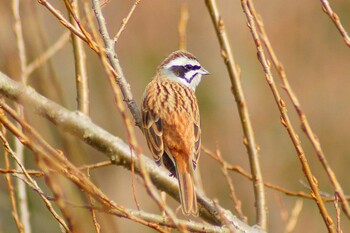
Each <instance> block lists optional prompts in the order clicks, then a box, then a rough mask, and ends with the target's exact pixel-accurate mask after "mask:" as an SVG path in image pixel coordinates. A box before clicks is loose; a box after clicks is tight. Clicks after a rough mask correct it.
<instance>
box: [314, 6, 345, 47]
mask: <svg viewBox="0 0 350 233" xmlns="http://www.w3.org/2000/svg"><path fill="white" fill-rule="evenodd" d="M321 3H322V6H323V11H324V12H325V13H326V14H327V15H328V16H329V18H331V19H332V21H333V23H334V25H335V26H336V27H337V29H338V31H339V32H340V34H341V36H342V37H343V39H344V42H345V44H346V45H347V46H348V47H350V37H349V35H348V33H347V32H346V30H345V28H344V27H343V25H342V23H341V22H340V19H339V16H338V15H337V13H335V12H334V11H333V10H332V8H331V5H330V4H329V2H328V0H321Z"/></svg>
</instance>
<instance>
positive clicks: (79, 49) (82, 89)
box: [69, 0, 90, 115]
mask: <svg viewBox="0 0 350 233" xmlns="http://www.w3.org/2000/svg"><path fill="white" fill-rule="evenodd" d="M78 3H79V1H78V0H73V1H72V3H71V6H72V9H73V12H72V13H74V15H75V17H77V18H79V16H80V12H79V8H78ZM75 17H73V16H72V14H69V21H70V22H71V24H72V25H73V26H74V27H78V24H77V23H76V21H75V20H74V18H75ZM71 36H72V42H73V43H72V46H73V52H74V61H75V83H76V89H77V102H78V110H79V111H81V112H82V113H84V114H85V115H89V113H90V101H89V83H88V74H87V65H86V53H85V50H84V46H83V45H84V44H83V41H82V40H81V39H80V38H79V37H78V36H76V35H75V34H74V33H72V34H71Z"/></svg>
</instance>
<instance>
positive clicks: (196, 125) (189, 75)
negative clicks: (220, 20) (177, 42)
mask: <svg viewBox="0 0 350 233" xmlns="http://www.w3.org/2000/svg"><path fill="white" fill-rule="evenodd" d="M187 62H188V63H189V64H190V65H188V64H187ZM186 64H187V67H186V68H185V66H186ZM205 74H208V72H207V71H206V70H205V69H203V68H201V67H200V65H199V63H198V61H197V59H196V58H195V57H194V56H193V55H192V54H190V53H188V52H186V51H176V52H174V53H173V54H171V55H170V56H169V57H168V58H167V59H165V60H164V61H163V63H162V64H161V65H160V66H159V67H158V70H157V74H156V76H155V77H154V79H153V80H152V81H151V82H150V83H149V84H148V86H147V87H146V90H145V92H144V95H143V99H142V104H141V109H142V120H143V122H142V124H143V128H144V134H145V137H146V139H147V143H148V147H149V148H150V150H151V153H152V155H153V157H154V159H155V161H156V162H157V164H158V165H160V164H161V161H163V163H164V165H165V166H166V167H167V168H168V169H169V171H170V172H171V173H172V175H176V177H177V179H178V182H179V187H180V193H179V194H180V200H181V204H182V210H183V212H184V214H186V215H188V214H193V215H198V207H197V198H196V194H195V190H194V182H193V174H194V169H195V167H196V164H197V162H198V159H199V148H200V144H201V130H200V116H199V110H198V105H197V99H196V96H195V93H194V90H195V88H196V86H197V85H198V83H199V81H200V78H201V76H202V75H205ZM177 78H179V79H178V80H177Z"/></svg>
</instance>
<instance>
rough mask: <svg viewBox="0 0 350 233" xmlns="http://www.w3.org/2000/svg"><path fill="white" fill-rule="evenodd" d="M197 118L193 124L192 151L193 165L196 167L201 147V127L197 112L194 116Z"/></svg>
mask: <svg viewBox="0 0 350 233" xmlns="http://www.w3.org/2000/svg"><path fill="white" fill-rule="evenodd" d="M196 118H197V119H198V120H196V121H195V122H194V124H193V126H194V131H193V132H194V147H193V150H194V153H193V167H194V169H196V166H197V164H198V160H199V155H200V147H201V127H200V120H199V113H198V117H196Z"/></svg>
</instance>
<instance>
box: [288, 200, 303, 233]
mask: <svg viewBox="0 0 350 233" xmlns="http://www.w3.org/2000/svg"><path fill="white" fill-rule="evenodd" d="M302 209H303V200H302V199H298V200H297V201H296V202H295V205H294V208H293V210H292V213H291V215H290V218H289V220H288V222H287V225H286V228H285V229H284V233H291V232H293V231H294V229H295V226H296V225H297V222H298V218H299V216H300V212H301V210H302Z"/></svg>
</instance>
